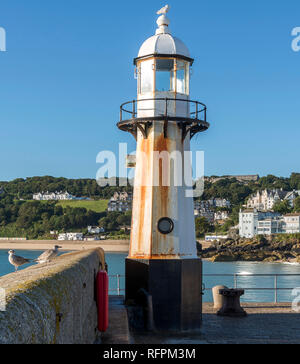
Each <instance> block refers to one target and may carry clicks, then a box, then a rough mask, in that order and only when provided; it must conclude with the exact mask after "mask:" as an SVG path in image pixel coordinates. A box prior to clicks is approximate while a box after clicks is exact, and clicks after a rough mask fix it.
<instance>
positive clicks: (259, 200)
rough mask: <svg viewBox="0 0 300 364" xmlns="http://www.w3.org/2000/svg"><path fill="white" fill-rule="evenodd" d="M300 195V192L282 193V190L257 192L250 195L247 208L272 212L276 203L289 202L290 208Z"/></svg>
mask: <svg viewBox="0 0 300 364" xmlns="http://www.w3.org/2000/svg"><path fill="white" fill-rule="evenodd" d="M299 195H300V191H295V190H294V191H289V192H288V191H283V190H282V189H274V190H264V191H257V192H256V193H255V194H253V195H251V196H250V198H249V199H248V201H247V208H253V209H257V210H260V211H268V210H272V208H273V206H274V204H275V203H276V202H278V201H289V204H290V206H291V207H293V206H294V200H295V198H296V197H298V196H299Z"/></svg>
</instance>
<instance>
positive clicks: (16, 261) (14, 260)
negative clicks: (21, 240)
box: [8, 250, 31, 272]
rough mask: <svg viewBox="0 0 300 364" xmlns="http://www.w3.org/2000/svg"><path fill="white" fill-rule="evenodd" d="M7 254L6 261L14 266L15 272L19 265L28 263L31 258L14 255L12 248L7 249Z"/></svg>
mask: <svg viewBox="0 0 300 364" xmlns="http://www.w3.org/2000/svg"><path fill="white" fill-rule="evenodd" d="M8 254H9V256H8V261H9V263H10V264H11V265H13V266H14V267H15V271H16V272H17V270H18V268H19V267H20V266H21V265H24V264H28V263H30V261H31V259H26V258H23V257H19V256H18V255H15V251H14V250H9V252H8Z"/></svg>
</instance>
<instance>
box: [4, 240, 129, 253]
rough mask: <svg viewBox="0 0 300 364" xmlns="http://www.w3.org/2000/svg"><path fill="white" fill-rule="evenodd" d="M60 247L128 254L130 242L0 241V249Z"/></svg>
mask: <svg viewBox="0 0 300 364" xmlns="http://www.w3.org/2000/svg"><path fill="white" fill-rule="evenodd" d="M54 245H59V246H61V247H62V248H61V249H60V250H62V251H78V250H84V249H92V248H99V247H101V248H102V249H103V250H104V251H105V252H107V253H113V252H115V253H128V251H129V240H98V241H57V240H22V241H13V240H8V241H0V249H7V250H9V249H13V250H47V249H51V248H53V247H54Z"/></svg>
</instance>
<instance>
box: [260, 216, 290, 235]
mask: <svg viewBox="0 0 300 364" xmlns="http://www.w3.org/2000/svg"><path fill="white" fill-rule="evenodd" d="M282 233H284V230H283V221H282V218H281V217H272V218H266V219H263V220H258V224H257V235H272V234H282Z"/></svg>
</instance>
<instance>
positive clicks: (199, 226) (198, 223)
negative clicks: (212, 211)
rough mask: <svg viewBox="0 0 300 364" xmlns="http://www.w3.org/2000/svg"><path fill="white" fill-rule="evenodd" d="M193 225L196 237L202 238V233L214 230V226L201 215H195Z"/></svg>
mask: <svg viewBox="0 0 300 364" xmlns="http://www.w3.org/2000/svg"><path fill="white" fill-rule="evenodd" d="M195 227H196V236H197V238H202V237H204V234H206V233H209V232H212V231H214V227H213V226H212V225H211V224H210V223H209V222H208V221H207V220H206V218H205V217H203V216H201V217H196V219H195Z"/></svg>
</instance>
